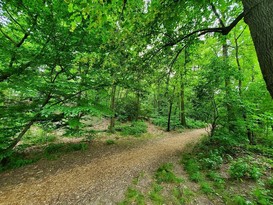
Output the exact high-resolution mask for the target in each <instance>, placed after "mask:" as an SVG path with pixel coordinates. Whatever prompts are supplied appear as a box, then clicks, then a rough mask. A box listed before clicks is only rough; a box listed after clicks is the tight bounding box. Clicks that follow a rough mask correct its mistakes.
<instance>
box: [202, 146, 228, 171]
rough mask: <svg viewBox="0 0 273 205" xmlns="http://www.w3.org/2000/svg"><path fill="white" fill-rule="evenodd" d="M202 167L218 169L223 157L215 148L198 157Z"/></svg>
mask: <svg viewBox="0 0 273 205" xmlns="http://www.w3.org/2000/svg"><path fill="white" fill-rule="evenodd" d="M200 162H201V164H202V165H203V166H202V167H204V168H207V169H218V168H220V166H221V164H222V163H223V158H222V157H221V156H220V154H219V152H218V150H217V149H215V150H213V151H210V152H209V155H208V157H204V158H201V159H200Z"/></svg>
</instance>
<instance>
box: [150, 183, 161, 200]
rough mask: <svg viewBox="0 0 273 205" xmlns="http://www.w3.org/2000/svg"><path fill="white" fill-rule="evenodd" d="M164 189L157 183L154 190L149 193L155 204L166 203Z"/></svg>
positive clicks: (153, 187)
mask: <svg viewBox="0 0 273 205" xmlns="http://www.w3.org/2000/svg"><path fill="white" fill-rule="evenodd" d="M162 190H163V187H162V186H161V185H159V184H157V183H154V184H153V186H152V190H151V191H150V192H149V197H150V199H151V200H152V201H153V202H154V203H159V204H162V203H164V198H163V196H162V194H161V191H162Z"/></svg>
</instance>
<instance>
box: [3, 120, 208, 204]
mask: <svg viewBox="0 0 273 205" xmlns="http://www.w3.org/2000/svg"><path fill="white" fill-rule="evenodd" d="M205 134H206V130H205V129H195V130H186V131H184V132H183V133H179V132H168V133H167V132H164V131H162V130H160V129H159V128H157V127H155V126H154V125H152V124H148V133H147V137H144V138H141V137H140V138H136V137H135V138H127V137H120V136H118V135H117V136H115V135H113V136H114V138H115V140H116V142H115V143H114V144H112V145H107V143H105V139H107V138H109V137H108V136H107V135H109V134H107V133H105V137H104V138H103V137H102V138H98V139H96V140H93V141H91V142H90V143H89V147H88V149H87V150H85V151H76V152H71V153H67V154H64V155H62V156H60V157H59V158H58V159H55V160H48V159H42V160H40V161H38V162H36V163H34V164H31V165H27V166H24V167H21V168H18V169H14V170H8V171H5V172H2V173H0V204H1V205H2V204H5V205H9V204H10V205H11V204H12V205H13V204H27V205H30V204H35V205H36V204H92V205H93V204H107V205H110V204H117V203H118V202H120V201H122V200H123V198H124V194H125V193H126V190H127V188H128V187H129V186H130V184H131V183H132V180H134V178H136V177H137V176H139V175H140V174H141V173H144V172H145V173H151V172H153V171H155V170H156V169H157V168H158V166H160V165H161V164H162V163H165V162H170V161H177V159H179V154H180V153H181V152H183V151H185V150H186V149H187V148H188V145H189V144H190V143H196V142H198V141H199V139H201V138H202V136H203V135H205ZM144 183H145V182H144ZM147 183H148V182H147ZM201 204H210V203H201Z"/></svg>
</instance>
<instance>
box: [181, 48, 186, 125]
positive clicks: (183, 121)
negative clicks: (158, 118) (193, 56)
mask: <svg viewBox="0 0 273 205" xmlns="http://www.w3.org/2000/svg"><path fill="white" fill-rule="evenodd" d="M187 60H188V59H187V51H186V49H185V62H184V68H183V70H180V124H181V125H182V126H183V127H187V122H186V115H185V83H184V77H185V71H186V66H187Z"/></svg>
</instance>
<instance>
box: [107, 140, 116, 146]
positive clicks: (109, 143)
mask: <svg viewBox="0 0 273 205" xmlns="http://www.w3.org/2000/svg"><path fill="white" fill-rule="evenodd" d="M105 143H106V144H107V145H113V144H116V142H115V140H106V141H105Z"/></svg>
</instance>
